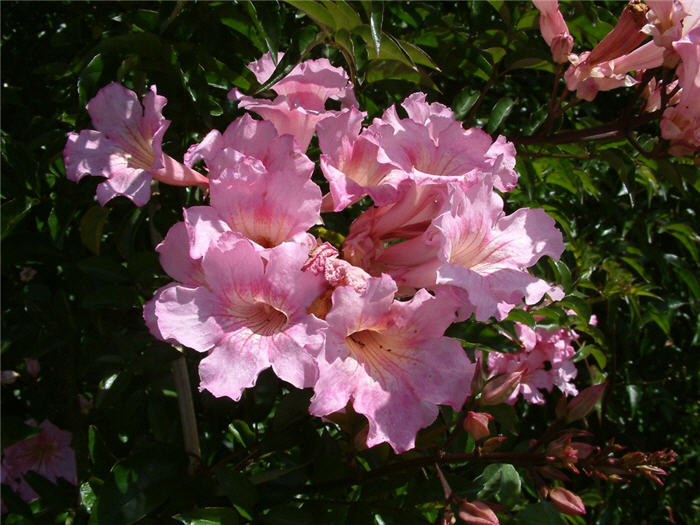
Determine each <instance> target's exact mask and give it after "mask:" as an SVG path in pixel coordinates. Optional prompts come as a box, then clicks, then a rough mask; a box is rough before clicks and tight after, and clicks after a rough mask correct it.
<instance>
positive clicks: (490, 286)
mask: <svg viewBox="0 0 700 525" xmlns="http://www.w3.org/2000/svg"><path fill="white" fill-rule="evenodd" d="M554 224H555V223H554V220H553V219H552V218H551V217H549V216H548V215H547V214H546V213H545V212H544V210H538V209H535V210H533V209H528V208H521V209H519V210H517V211H516V212H515V213H512V214H511V215H505V213H504V212H503V200H502V199H501V198H500V197H499V196H498V195H497V194H496V193H494V192H493V191H492V190H491V187H490V185H489V184H487V183H486V182H484V183H482V184H479V185H477V186H474V187H472V188H470V189H469V190H467V191H466V192H465V191H463V190H462V189H460V188H456V187H455V188H453V189H452V192H451V207H450V211H448V212H445V213H443V214H442V215H440V216H439V217H437V218H436V219H435V221H433V226H432V228H431V229H430V230H429V231H428V232H426V236H425V239H426V243H431V242H433V241H432V239H435V238H437V239H438V240H439V242H440V249H439V251H438V259H439V261H440V264H439V266H438V267H437V269H436V279H435V283H436V284H438V285H449V286H450V287H452V288H451V289H452V291H453V293H455V294H456V295H457V297H458V298H459V302H460V303H462V304H463V308H462V315H464V316H467V317H468V316H469V315H471V313H474V314H476V319H477V321H485V320H486V319H488V318H489V317H491V316H495V317H496V318H497V319H503V318H504V317H505V316H506V315H507V314H508V312H509V311H510V310H511V309H512V308H513V307H514V306H515V305H516V304H518V303H520V302H521V301H523V300H524V301H525V303H526V304H535V303H537V302H538V301H539V300H540V299H542V297H543V296H544V294H548V295H549V296H550V297H551V298H553V299H555V300H558V299H561V298H562V297H563V293H562V292H561V290H560V289H557V288H554V287H552V286H551V285H550V284H548V283H546V282H545V281H543V280H542V279H538V278H537V277H533V276H532V275H530V274H529V273H528V272H527V268H529V267H530V266H532V265H534V264H535V263H536V262H537V261H538V260H539V259H540V257H542V256H544V255H548V256H550V257H552V258H554V259H558V258H559V256H560V255H561V253H562V252H563V251H564V243H563V241H562V236H561V233H560V232H559V230H557V229H556V228H555V226H554ZM433 269H434V267H433V268H431V267H427V268H426V275H424V276H418V275H411V278H413V279H421V278H422V279H426V280H427V279H431V278H432V273H430V274H428V272H432V270H433ZM408 284H411V283H410V282H409V283H408Z"/></svg>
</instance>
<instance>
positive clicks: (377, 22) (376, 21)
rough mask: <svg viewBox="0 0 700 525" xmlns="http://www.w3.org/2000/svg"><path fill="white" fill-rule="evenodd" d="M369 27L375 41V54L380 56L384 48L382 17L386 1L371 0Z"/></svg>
mask: <svg viewBox="0 0 700 525" xmlns="http://www.w3.org/2000/svg"><path fill="white" fill-rule="evenodd" d="M369 3H370V15H369V28H370V32H371V33H372V41H373V42H374V56H375V57H378V56H379V52H380V51H381V49H382V17H383V15H384V2H383V1H382V0H374V1H372V0H370V2H369Z"/></svg>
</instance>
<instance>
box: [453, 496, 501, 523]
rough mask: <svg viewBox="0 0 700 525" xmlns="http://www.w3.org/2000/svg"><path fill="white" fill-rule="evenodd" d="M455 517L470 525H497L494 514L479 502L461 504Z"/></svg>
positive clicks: (496, 518) (484, 504)
mask: <svg viewBox="0 0 700 525" xmlns="http://www.w3.org/2000/svg"><path fill="white" fill-rule="evenodd" d="M457 515H458V516H459V519H461V520H462V521H464V522H465V523H469V524H471V525H499V521H498V517H496V514H495V513H494V512H493V511H492V510H491V508H490V507H489V506H488V505H487V504H486V503H484V502H483V501H481V500H476V501H473V502H469V501H464V502H462V504H461V505H460V506H459V512H458V513H457Z"/></svg>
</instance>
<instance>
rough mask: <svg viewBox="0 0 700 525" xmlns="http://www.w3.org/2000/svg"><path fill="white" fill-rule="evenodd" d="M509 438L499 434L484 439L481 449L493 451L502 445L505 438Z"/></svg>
mask: <svg viewBox="0 0 700 525" xmlns="http://www.w3.org/2000/svg"><path fill="white" fill-rule="evenodd" d="M507 439H508V438H507V437H505V436H503V435H501V434H499V435H498V436H494V437H492V438H489V439H487V440H486V441H484V444H483V445H482V446H481V451H482V452H493V451H494V450H496V449H497V448H498V447H500V446H501V443H503V442H504V441H505V440H507Z"/></svg>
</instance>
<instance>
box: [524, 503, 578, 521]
mask: <svg viewBox="0 0 700 525" xmlns="http://www.w3.org/2000/svg"><path fill="white" fill-rule="evenodd" d="M515 520H516V521H515V523H517V524H518V525H566V522H565V521H564V518H562V516H561V514H559V512H557V511H556V510H554V508H553V507H552V506H551V505H550V504H549V503H546V502H542V503H532V504H530V505H528V506H527V507H525V508H524V509H523V510H521V511H520V512H518V513H517V514H516V515H515Z"/></svg>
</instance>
